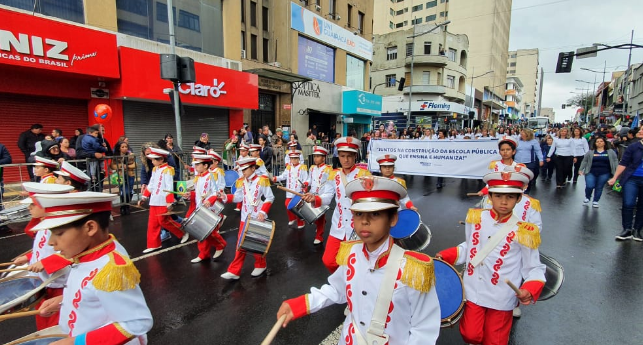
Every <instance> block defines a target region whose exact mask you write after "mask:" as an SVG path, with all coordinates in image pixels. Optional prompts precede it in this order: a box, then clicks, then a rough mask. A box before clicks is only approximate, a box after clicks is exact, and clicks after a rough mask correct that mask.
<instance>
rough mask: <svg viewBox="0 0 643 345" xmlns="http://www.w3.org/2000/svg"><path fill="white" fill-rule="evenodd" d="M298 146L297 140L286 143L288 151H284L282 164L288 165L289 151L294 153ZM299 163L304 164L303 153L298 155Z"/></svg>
mask: <svg viewBox="0 0 643 345" xmlns="http://www.w3.org/2000/svg"><path fill="white" fill-rule="evenodd" d="M298 145H299V143H298V142H297V140H296V139H295V138H293V139H292V140H290V141H289V142H288V150H286V152H285V154H284V164H288V163H290V156H289V154H290V152H291V151H295V150H297V146H298ZM299 161H300V162H301V163H303V162H304V154H303V153H301V151H300V154H299Z"/></svg>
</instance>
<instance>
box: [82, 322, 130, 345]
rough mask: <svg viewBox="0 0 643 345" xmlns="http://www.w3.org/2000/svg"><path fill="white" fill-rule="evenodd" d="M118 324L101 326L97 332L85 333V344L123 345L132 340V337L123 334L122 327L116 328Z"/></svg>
mask: <svg viewBox="0 0 643 345" xmlns="http://www.w3.org/2000/svg"><path fill="white" fill-rule="evenodd" d="M117 325H118V323H116V322H115V323H112V324H109V325H107V326H103V327H101V328H99V329H97V330H93V331H90V332H87V335H86V337H85V343H86V344H88V345H120V344H125V343H127V342H128V341H130V340H131V339H132V338H134V336H133V335H131V334H129V333H127V332H125V333H127V334H124V333H123V331H124V330H123V329H122V327H121V328H120V329H119V327H117Z"/></svg>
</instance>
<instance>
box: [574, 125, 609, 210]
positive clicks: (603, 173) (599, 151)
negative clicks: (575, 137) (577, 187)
mask: <svg viewBox="0 0 643 345" xmlns="http://www.w3.org/2000/svg"><path fill="white" fill-rule="evenodd" d="M583 140H585V139H583ZM593 146H594V148H593V149H592V150H589V151H587V153H586V154H585V157H584V158H583V160H582V163H581V165H580V170H579V172H578V173H579V174H580V175H585V200H583V205H584V206H588V205H589V201H590V198H591V197H592V192H593V193H594V200H593V201H592V206H593V207H595V208H598V201H599V200H600V199H601V195H602V194H603V187H605V183H606V182H607V180H609V178H610V176H612V175H614V173H615V172H616V168H617V167H618V158H617V157H616V152H614V150H611V149H610V143H609V141H607V140H605V139H604V138H600V137H599V138H596V140H594V144H593Z"/></svg>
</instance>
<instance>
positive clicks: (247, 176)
mask: <svg viewBox="0 0 643 345" xmlns="http://www.w3.org/2000/svg"><path fill="white" fill-rule="evenodd" d="M255 163H256V159H255V158H251V157H249V158H244V159H240V160H238V161H237V164H238V165H239V169H240V170H241V172H242V173H243V177H241V178H239V179H238V180H237V182H236V188H237V190H236V191H235V193H234V194H225V193H223V192H221V193H219V197H220V198H221V201H223V202H224V203H232V202H235V203H237V202H240V203H241V223H240V224H239V230H240V231H239V236H241V235H242V233H243V231H241V230H242V229H244V228H245V227H244V226H245V222H246V219H248V218H249V217H251V218H254V219H257V220H259V221H264V220H265V219H266V218H267V217H268V211H270V206H272V203H273V202H274V201H275V196H274V195H273V194H272V190H271V189H270V180H269V179H268V177H266V176H259V175H257V174H256V172H255V170H256V169H257V166H256V164H255ZM262 198H263V201H262ZM252 255H253V256H254V258H255V268H254V270H253V271H252V273H251V275H252V276H253V277H259V276H260V275H262V274H263V273H264V272H265V271H266V259H265V257H264V256H263V255H261V254H256V253H254V254H252ZM245 258H246V251H245V250H243V249H241V250H239V249H238V248H237V251H236V253H235V255H234V260H233V261H232V263H230V266H228V270H227V272H225V273H224V274H222V275H221V278H224V279H233V280H236V279H239V278H240V275H241V269H242V268H243V261H244V260H245Z"/></svg>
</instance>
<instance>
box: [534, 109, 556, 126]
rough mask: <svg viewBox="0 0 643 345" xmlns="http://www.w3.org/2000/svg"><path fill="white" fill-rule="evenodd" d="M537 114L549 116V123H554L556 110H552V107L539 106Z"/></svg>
mask: <svg viewBox="0 0 643 345" xmlns="http://www.w3.org/2000/svg"><path fill="white" fill-rule="evenodd" d="M538 116H545V117H548V118H549V123H555V122H556V112H555V111H554V108H541V109H540V115H538Z"/></svg>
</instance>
